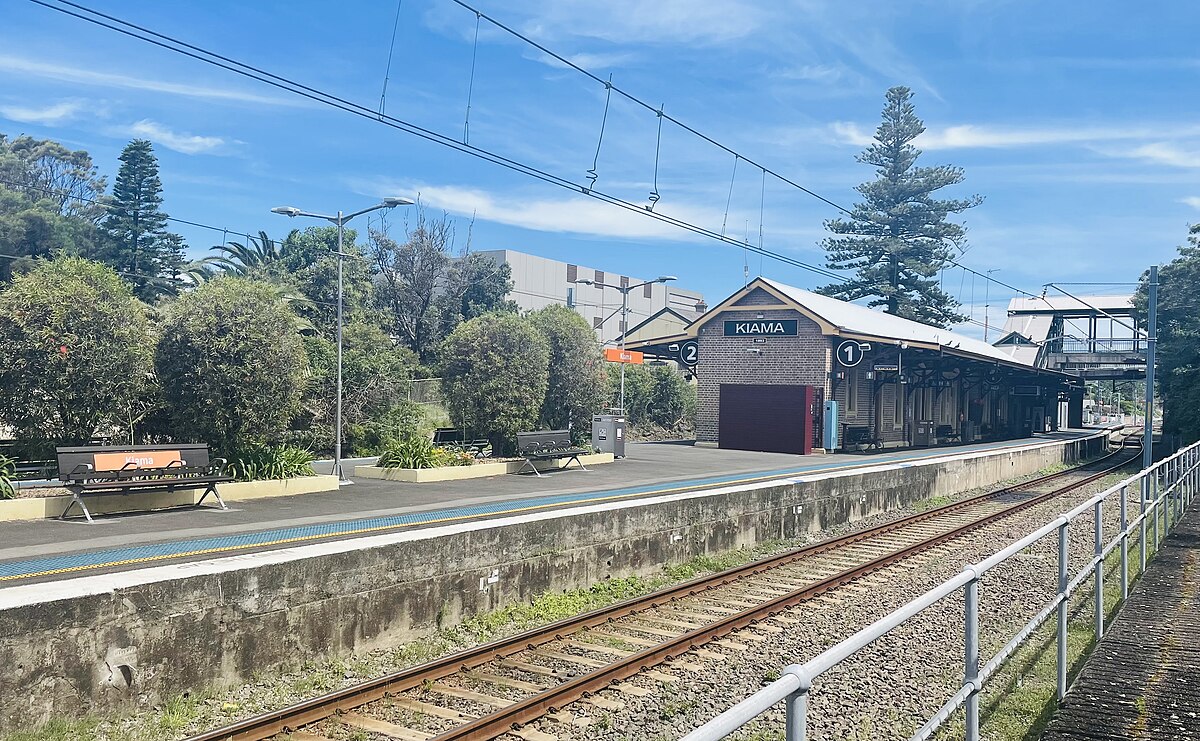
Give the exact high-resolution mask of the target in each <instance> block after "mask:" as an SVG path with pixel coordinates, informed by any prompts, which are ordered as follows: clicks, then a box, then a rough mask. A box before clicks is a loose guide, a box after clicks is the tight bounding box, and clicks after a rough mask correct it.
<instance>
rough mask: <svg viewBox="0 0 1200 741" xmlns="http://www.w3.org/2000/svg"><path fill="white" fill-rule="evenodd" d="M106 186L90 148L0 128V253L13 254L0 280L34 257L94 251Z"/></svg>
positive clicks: (1, 264)
mask: <svg viewBox="0 0 1200 741" xmlns="http://www.w3.org/2000/svg"><path fill="white" fill-rule="evenodd" d="M104 188H105V182H104V178H103V177H101V176H100V175H98V174H97V171H96V166H95V165H94V164H92V158H91V157H90V156H89V155H88V153H87V152H84V151H82V150H80V151H71V150H69V149H67V148H66V147H64V146H63V145H62V144H59V143H58V142H55V141H51V140H49V139H33V138H31V137H28V136H19V137H17V138H15V139H8V138H7V137H6V136H5V135H3V134H0V253H3V254H5V255H9V256H10V257H7V258H4V259H0V283H5V282H8V281H9V280H11V279H12V275H13V273H14V272H15V271H20V270H25V269H28V268H30V267H31V266H32V260H34V259H36V258H49V257H52V256H54V255H58V254H76V255H80V254H88V253H90V252H91V251H92V250H93V247H94V245H95V240H96V223H97V221H98V220H99V218H100V217H101V216H102V215H103V213H104V210H103V207H102V206H101V205H100V204H99V202H98V199H100V198H101V197H102V196H103V195H104ZM11 256H15V258H16V259H14V258H13V257H11Z"/></svg>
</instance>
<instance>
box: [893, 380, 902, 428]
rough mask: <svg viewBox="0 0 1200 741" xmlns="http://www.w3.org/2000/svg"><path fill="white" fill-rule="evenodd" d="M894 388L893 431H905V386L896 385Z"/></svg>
mask: <svg viewBox="0 0 1200 741" xmlns="http://www.w3.org/2000/svg"><path fill="white" fill-rule="evenodd" d="M892 388H894V389H895V391H893V392H892V397H893V398H892V429H895V430H902V429H904V392H905V388H904V385H903V384H899V383H897V384H895V385H894V386H893V387H892Z"/></svg>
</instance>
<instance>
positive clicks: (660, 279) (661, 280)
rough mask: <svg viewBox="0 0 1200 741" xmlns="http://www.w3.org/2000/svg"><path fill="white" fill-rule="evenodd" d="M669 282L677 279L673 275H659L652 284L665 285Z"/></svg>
mask: <svg viewBox="0 0 1200 741" xmlns="http://www.w3.org/2000/svg"><path fill="white" fill-rule="evenodd" d="M669 280H679V279H678V278H676V277H675V276H673V275H660V276H658V277H657V278H655V279H654V282H655V283H666V282H667V281H669Z"/></svg>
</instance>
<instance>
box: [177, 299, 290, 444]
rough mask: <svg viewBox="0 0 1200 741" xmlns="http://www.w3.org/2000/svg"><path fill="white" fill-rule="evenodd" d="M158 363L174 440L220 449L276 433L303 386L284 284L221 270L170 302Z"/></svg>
mask: <svg viewBox="0 0 1200 741" xmlns="http://www.w3.org/2000/svg"><path fill="white" fill-rule="evenodd" d="M154 361H155V367H156V369H157V371H158V378H159V381H160V382H161V384H162V387H163V390H164V393H165V396H166V398H167V399H168V401H169V404H170V409H169V424H170V430H171V433H172V435H173V436H174V437H175V438H176V439H177V440H185V441H192V440H194V441H198V442H207V443H209V444H210V445H211V446H213V448H215V449H216V450H218V451H221V452H223V453H227V454H228V453H233V452H235V451H237V450H239V449H241V448H244V447H246V446H249V445H255V444H261V443H266V442H274V441H277V440H279V439H280V438H281V437H282V436H283V433H284V431H285V430H286V429H287V427H288V423H289V422H290V421H291V419H292V417H293V416H294V415H295V413H296V411H297V409H298V406H299V402H300V396H301V393H302V392H303V389H304V380H305V373H306V369H305V353H304V347H303V345H302V344H301V340H300V335H299V334H298V333H297V331H296V317H295V315H294V314H293V313H292V312H291V310H290V309H289V308H288V307H287V305H286V304H285V302H284V301H283V299H282V298H281V297H280V293H279V289H278V288H277V287H275V286H272V285H270V284H267V283H262V282H259V281H252V280H247V279H244V278H234V277H221V278H217V279H215V280H213V281H210V282H208V283H205V284H204V285H202V286H200V287H199V288H197V289H196V290H194V291H191V292H189V293H186V294H184V295H183V296H181V297H180V298H178V299H177V300H176V301H175V302H174V303H173V304H172V305H171V306H170V307H169V309H168V311H167V318H166V322H165V326H164V327H163V332H162V338H161V339H160V340H159V342H158V347H157V350H156V353H155V358H154Z"/></svg>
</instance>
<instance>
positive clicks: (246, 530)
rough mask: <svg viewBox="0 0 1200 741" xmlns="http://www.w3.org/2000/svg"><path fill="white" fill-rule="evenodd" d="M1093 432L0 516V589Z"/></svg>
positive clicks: (700, 455) (650, 454)
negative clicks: (12, 518)
mask: <svg viewBox="0 0 1200 741" xmlns="http://www.w3.org/2000/svg"><path fill="white" fill-rule="evenodd" d="M1100 432H1101V430H1098V429H1087V430H1067V431H1060V432H1056V433H1049V434H1039V435H1037V436H1035V437H1033V438H1027V439H1019V440H1007V441H1001V442H991V443H978V444H969V445H958V446H951V447H942V448H926V449H908V450H892V451H886V450H885V451H878V452H874V453H869V454H866V453H846V454H832V455H820V456H808V457H804V456H796V455H788V454H780V453H754V452H747V451H736V450H720V449H714V448H698V447H694V446H692V445H690V444H682V443H635V444H631V445H629V446H628V449H627V453H628V456H627V457H626V458H623V459H621V460H618V461H616V462H614V463H611V464H606V465H603V466H598V467H595V468H593V469H591V470H589V471H586V472H585V471H580V470H578V469H564V470H561V471H556V472H553V473H551V474H548V475H544V476H542V477H541V478H537V477H534V476H516V475H508V476H497V477H493V478H488V479H475V480H469V481H456V482H442V483H436V484H432V483H423V484H409V483H402V482H392V481H378V480H370V479H359V480H358V481H357V482H356V483H355V484H354V485H352V486H344V487H342V488H340V489H339V490H337V491H332V492H322V493H314V494H302V495H296V496H290V497H278V498H272V499H259V500H250V501H244V502H236V503H230V509H229V510H227V511H222V510H219V509H214V508H212V507H198V508H181V509H171V510H161V511H155V512H142V513H132V514H123V515H108V516H103V517H99V518H97V519H96V521H95V523H94V524H88V523H86V522H85V521H83V520H69V521H60V520H36V521H23V522H5V523H0V591H2V590H3V588H5V587H10V586H15V585H25V584H33V583H37V582H46V581H53V580H61V579H67V578H71V577H74V576H79V575H84V574H104V573H111V572H115V571H124V570H129V569H136V568H141V567H146V566H151V565H157V564H162V563H179V562H187V561H194V560H200V559H213V558H221V557H228V556H235V555H241V554H247V553H256V552H261V551H266V550H272V549H282V548H290V547H295V546H299V545H304V544H308V543H314V542H322V541H334V540H342V539H349V538H359V537H365V536H373V535H380V534H386V533H390V532H395V531H398V530H412V529H418V528H428V527H433V526H439V525H446V524H448V523H461V522H470V521H478V520H484V519H488V518H499V517H505V516H511V515H514V514H520V513H531V512H539V511H542V512H544V511H551V510H555V509H561V508H568V507H574V506H579V505H595V504H600V503H612V502H620V501H622V500H634V499H638V498H647V497H655V496H661V495H664V494H672V493H680V492H698V491H704V490H707V489H716V488H720V487H729V486H734V485H739V484H754V483H757V482H769V481H771V480H774V479H781V478H786V477H794V476H804V477H806V478H807V477H810V476H811V477H819V476H821V475H822V474H825V473H836V472H843V471H846V470H849V469H855V468H864V469H866V468H872V467H879V466H887V465H892V466H895V465H904V464H909V463H918V462H923V461H932V460H935V459H948V458H954V457H965V456H972V455H981V454H987V453H995V452H997V451H1004V450H1010V449H1011V450H1017V449H1027V448H1030V447H1031V446H1035V447H1036V446H1044V445H1050V444H1055V443H1061V442H1063V441H1067V440H1075V439H1080V438H1084V437H1088V436H1092V435H1096V434H1098V433H1100Z"/></svg>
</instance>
